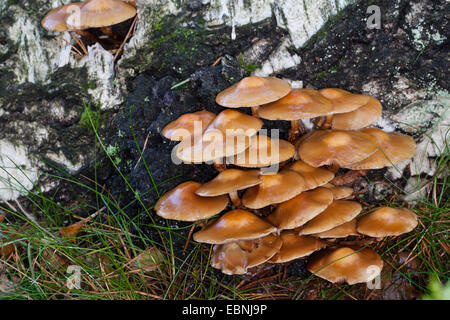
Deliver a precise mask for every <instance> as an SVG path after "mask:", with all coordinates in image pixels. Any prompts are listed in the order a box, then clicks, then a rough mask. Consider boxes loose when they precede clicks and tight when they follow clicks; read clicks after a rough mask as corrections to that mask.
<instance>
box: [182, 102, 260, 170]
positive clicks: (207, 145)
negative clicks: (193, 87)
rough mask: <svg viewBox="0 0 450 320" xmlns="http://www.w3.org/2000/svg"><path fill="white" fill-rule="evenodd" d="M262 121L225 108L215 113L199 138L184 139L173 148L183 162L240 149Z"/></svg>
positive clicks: (223, 154)
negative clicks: (175, 148)
mask: <svg viewBox="0 0 450 320" xmlns="http://www.w3.org/2000/svg"><path fill="white" fill-rule="evenodd" d="M262 126H263V122H262V121H261V120H260V119H258V118H255V117H252V116H249V115H247V114H244V113H241V112H239V111H236V110H225V111H222V112H221V113H219V114H218V115H217V117H216V118H215V119H214V120H213V121H212V122H211V123H210V125H209V126H208V128H206V130H205V131H204V132H203V135H202V137H201V138H196V137H194V138H193V139H190V140H189V139H184V140H183V141H182V142H181V143H180V144H179V145H178V146H177V150H176V155H177V157H178V158H179V159H181V160H183V161H185V162H207V161H211V160H215V159H219V158H224V157H229V156H233V155H235V154H238V153H242V152H244V151H245V150H246V149H247V148H248V147H249V146H250V143H251V139H250V137H252V136H254V135H256V133H257V132H258V131H259V130H260V129H261V128H262Z"/></svg>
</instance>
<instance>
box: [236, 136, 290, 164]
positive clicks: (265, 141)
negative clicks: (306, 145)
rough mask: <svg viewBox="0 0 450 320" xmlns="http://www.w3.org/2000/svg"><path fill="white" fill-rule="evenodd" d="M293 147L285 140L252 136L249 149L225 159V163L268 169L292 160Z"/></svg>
mask: <svg viewBox="0 0 450 320" xmlns="http://www.w3.org/2000/svg"><path fill="white" fill-rule="evenodd" d="M294 154H295V147H294V145H292V144H291V143H289V142H288V141H285V140H282V139H280V140H275V139H271V138H269V137H267V136H264V135H257V136H253V137H252V138H251V141H250V147H249V148H248V149H246V150H245V151H244V152H241V153H238V154H236V155H235V156H234V157H230V158H228V159H227V162H228V163H230V164H234V165H236V166H239V167H244V168H261V167H268V166H271V165H274V164H277V163H280V162H283V161H286V160H289V159H290V158H292V157H293V156H294Z"/></svg>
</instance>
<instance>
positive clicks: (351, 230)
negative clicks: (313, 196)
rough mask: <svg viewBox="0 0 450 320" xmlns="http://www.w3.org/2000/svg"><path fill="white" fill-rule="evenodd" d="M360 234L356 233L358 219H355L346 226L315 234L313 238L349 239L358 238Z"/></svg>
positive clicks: (342, 225) (345, 224)
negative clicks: (351, 237) (350, 237)
mask: <svg viewBox="0 0 450 320" xmlns="http://www.w3.org/2000/svg"><path fill="white" fill-rule="evenodd" d="M358 235H359V234H358V232H357V231H356V219H353V220H351V221H349V222H346V223H344V224H341V225H340V226H337V227H335V228H333V229H331V230H328V231H324V232H320V233H314V234H312V235H311V236H314V237H317V238H321V239H324V238H333V239H337V238H347V237H349V236H358Z"/></svg>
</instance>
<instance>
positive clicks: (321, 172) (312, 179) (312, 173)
mask: <svg viewBox="0 0 450 320" xmlns="http://www.w3.org/2000/svg"><path fill="white" fill-rule="evenodd" d="M288 169H290V170H293V171H295V172H298V173H300V174H301V175H302V177H303V178H305V183H306V190H311V189H315V188H317V187H320V186H322V185H324V184H326V183H328V182H329V181H331V180H333V178H334V173H333V172H331V171H330V170H327V169H324V168H315V167H312V166H310V165H309V164H306V163H305V162H303V161H301V160H298V161H296V162H294V163H293V164H291V165H290V166H289V167H288Z"/></svg>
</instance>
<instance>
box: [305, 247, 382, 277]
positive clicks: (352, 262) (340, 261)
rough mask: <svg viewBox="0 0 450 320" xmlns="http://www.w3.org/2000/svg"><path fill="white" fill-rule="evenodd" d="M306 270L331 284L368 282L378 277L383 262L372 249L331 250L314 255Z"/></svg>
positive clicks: (346, 248)
mask: <svg viewBox="0 0 450 320" xmlns="http://www.w3.org/2000/svg"><path fill="white" fill-rule="evenodd" d="M307 269H308V270H309V271H310V272H312V273H314V274H315V275H316V276H318V277H320V278H323V279H325V280H328V281H330V282H332V283H340V282H344V281H345V282H347V283H348V284H350V285H352V284H355V283H363V282H369V281H372V280H373V279H375V278H376V277H377V276H379V275H380V273H381V270H382V269H383V260H382V259H381V257H380V256H379V255H378V254H376V253H375V252H374V251H373V250H372V249H369V248H365V249H357V248H349V247H344V248H333V249H325V250H322V251H319V252H317V253H314V254H313V255H312V256H311V257H310V258H309V259H308V263H307Z"/></svg>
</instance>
